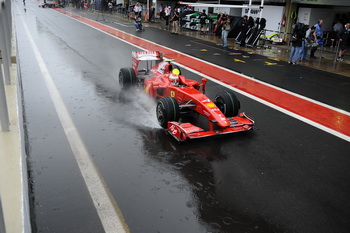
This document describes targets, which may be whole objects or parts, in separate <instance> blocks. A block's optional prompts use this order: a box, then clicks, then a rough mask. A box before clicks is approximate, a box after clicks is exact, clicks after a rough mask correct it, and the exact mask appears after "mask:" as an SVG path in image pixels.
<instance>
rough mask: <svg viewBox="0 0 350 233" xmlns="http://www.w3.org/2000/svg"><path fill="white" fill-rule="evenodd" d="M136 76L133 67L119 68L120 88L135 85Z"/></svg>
mask: <svg viewBox="0 0 350 233" xmlns="http://www.w3.org/2000/svg"><path fill="white" fill-rule="evenodd" d="M136 82H137V78H136V74H135V71H134V69H133V68H121V69H120V71H119V86H120V88H121V89H122V90H127V89H129V88H130V87H133V86H136Z"/></svg>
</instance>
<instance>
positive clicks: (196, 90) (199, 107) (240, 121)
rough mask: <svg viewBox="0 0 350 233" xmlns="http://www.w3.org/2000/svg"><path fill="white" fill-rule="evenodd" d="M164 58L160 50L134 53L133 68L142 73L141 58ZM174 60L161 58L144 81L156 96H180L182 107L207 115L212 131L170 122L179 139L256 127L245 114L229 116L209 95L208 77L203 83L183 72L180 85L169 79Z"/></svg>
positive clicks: (151, 94)
mask: <svg viewBox="0 0 350 233" xmlns="http://www.w3.org/2000/svg"><path fill="white" fill-rule="evenodd" d="M152 58H153V60H158V61H161V60H162V54H161V53H159V52H133V69H134V71H135V73H136V74H137V75H138V74H139V73H140V72H139V71H138V70H137V69H138V64H139V61H142V60H152ZM172 66H173V65H172V64H171V62H170V61H161V62H159V63H158V64H156V65H154V66H153V67H152V68H151V69H150V72H151V73H152V74H153V76H152V77H150V78H148V79H145V80H144V88H145V91H146V92H147V93H148V94H149V95H150V96H152V97H154V98H156V99H159V98H162V97H167V96H170V97H173V98H175V99H176V101H177V103H178V104H179V106H180V109H183V108H187V109H188V108H189V109H192V110H194V111H195V112H197V113H199V114H201V115H203V116H205V117H206V118H207V119H208V123H209V130H207V131H205V130H204V129H202V128H200V127H198V126H195V125H193V124H191V123H180V122H174V121H171V122H168V128H167V130H168V132H169V133H170V134H171V135H172V136H173V137H175V138H176V139H177V140H180V141H184V140H186V139H187V138H190V139H193V138H201V137H207V136H213V135H220V134H229V133H235V132H242V131H248V130H251V129H253V127H254V121H253V119H252V118H250V117H248V116H247V115H246V114H244V113H240V114H239V115H238V116H235V117H225V115H224V114H223V113H222V112H221V111H220V109H219V108H218V107H217V106H216V105H215V103H214V102H213V101H211V100H210V99H209V98H208V97H207V96H206V95H205V85H206V79H205V78H203V79H202V83H199V82H197V81H195V80H190V79H186V78H185V77H184V76H182V75H179V76H178V77H179V85H178V86H173V85H172V84H171V82H170V81H169V76H171V75H173V74H172Z"/></svg>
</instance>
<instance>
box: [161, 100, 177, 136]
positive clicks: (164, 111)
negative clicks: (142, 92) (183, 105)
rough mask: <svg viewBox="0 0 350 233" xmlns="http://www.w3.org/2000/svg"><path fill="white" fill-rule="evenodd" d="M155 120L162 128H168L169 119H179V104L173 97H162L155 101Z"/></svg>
mask: <svg viewBox="0 0 350 233" xmlns="http://www.w3.org/2000/svg"><path fill="white" fill-rule="evenodd" d="M156 111H157V112H156V113H157V120H158V123H159V125H160V126H162V127H163V128H164V129H166V128H168V122H169V121H179V119H180V108H179V104H178V103H177V101H176V100H175V99H174V98H173V97H163V98H160V99H159V100H158V103H157V109H156Z"/></svg>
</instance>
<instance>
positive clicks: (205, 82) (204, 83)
mask: <svg viewBox="0 0 350 233" xmlns="http://www.w3.org/2000/svg"><path fill="white" fill-rule="evenodd" d="M206 84H207V79H206V78H202V84H201V86H202V92H203V94H205V85H206Z"/></svg>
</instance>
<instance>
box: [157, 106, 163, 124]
mask: <svg viewBox="0 0 350 233" xmlns="http://www.w3.org/2000/svg"><path fill="white" fill-rule="evenodd" d="M157 119H158V122H159V123H163V121H164V112H163V109H162V106H161V105H160V104H159V105H158V106H157Z"/></svg>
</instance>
